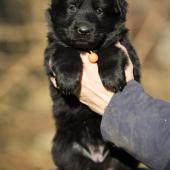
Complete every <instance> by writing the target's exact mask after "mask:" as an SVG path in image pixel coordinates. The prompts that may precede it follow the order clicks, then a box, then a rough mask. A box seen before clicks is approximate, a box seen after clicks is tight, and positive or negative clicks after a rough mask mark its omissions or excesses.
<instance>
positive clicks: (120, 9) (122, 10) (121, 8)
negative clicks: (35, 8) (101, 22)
mask: <svg viewBox="0 0 170 170" xmlns="http://www.w3.org/2000/svg"><path fill="white" fill-rule="evenodd" d="M115 3H116V4H115V9H114V10H115V12H116V13H118V14H119V15H120V17H121V20H122V21H125V20H126V14H127V7H128V3H127V2H126V0H115Z"/></svg>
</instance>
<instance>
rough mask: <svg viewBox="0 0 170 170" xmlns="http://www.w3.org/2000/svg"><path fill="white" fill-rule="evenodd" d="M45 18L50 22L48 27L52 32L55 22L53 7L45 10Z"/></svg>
mask: <svg viewBox="0 0 170 170" xmlns="http://www.w3.org/2000/svg"><path fill="white" fill-rule="evenodd" d="M45 18H46V21H47V23H48V28H49V30H50V31H51V32H53V24H52V18H51V9H50V8H49V9H47V10H46V11H45Z"/></svg>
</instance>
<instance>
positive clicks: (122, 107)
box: [101, 80, 170, 170]
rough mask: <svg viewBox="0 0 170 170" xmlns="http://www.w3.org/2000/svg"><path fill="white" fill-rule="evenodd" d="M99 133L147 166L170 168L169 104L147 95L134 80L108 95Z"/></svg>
mask: <svg viewBox="0 0 170 170" xmlns="http://www.w3.org/2000/svg"><path fill="white" fill-rule="evenodd" d="M101 132H102V135H103V138H104V139H105V140H107V141H110V142H113V143H114V144H116V145H117V146H118V147H122V148H124V149H125V150H126V151H127V152H129V153H130V154H132V155H133V156H134V157H135V158H136V159H138V160H140V161H141V162H143V163H144V164H145V165H147V166H148V167H150V168H152V169H154V170H170V103H167V102H165V101H161V100H156V99H154V98H153V97H151V96H149V95H148V94H146V93H145V92H144V90H143V88H142V86H141V85H140V84H139V83H137V82H136V81H134V80H132V81H130V82H128V84H127V85H126V87H125V88H124V90H123V91H122V92H119V93H117V94H115V95H114V96H113V97H112V99H111V101H110V103H109V105H108V107H107V108H106V110H105V114H104V116H103V118H102V123H101Z"/></svg>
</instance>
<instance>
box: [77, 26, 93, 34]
mask: <svg viewBox="0 0 170 170" xmlns="http://www.w3.org/2000/svg"><path fill="white" fill-rule="evenodd" d="M91 30H92V29H91V28H90V26H88V25H80V26H79V27H78V29H77V32H78V33H79V34H82V35H86V34H88V33H90V32H91Z"/></svg>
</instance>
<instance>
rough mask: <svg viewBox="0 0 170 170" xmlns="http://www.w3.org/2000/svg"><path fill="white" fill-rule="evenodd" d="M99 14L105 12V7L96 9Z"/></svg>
mask: <svg viewBox="0 0 170 170" xmlns="http://www.w3.org/2000/svg"><path fill="white" fill-rule="evenodd" d="M96 12H97V14H103V12H104V11H103V9H102V8H97V9H96Z"/></svg>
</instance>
